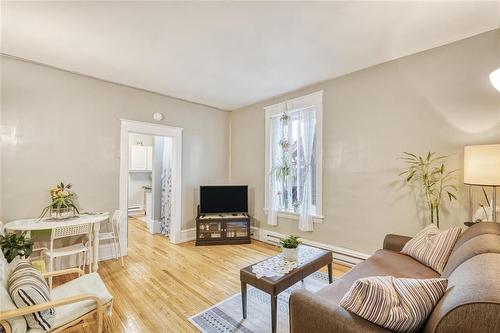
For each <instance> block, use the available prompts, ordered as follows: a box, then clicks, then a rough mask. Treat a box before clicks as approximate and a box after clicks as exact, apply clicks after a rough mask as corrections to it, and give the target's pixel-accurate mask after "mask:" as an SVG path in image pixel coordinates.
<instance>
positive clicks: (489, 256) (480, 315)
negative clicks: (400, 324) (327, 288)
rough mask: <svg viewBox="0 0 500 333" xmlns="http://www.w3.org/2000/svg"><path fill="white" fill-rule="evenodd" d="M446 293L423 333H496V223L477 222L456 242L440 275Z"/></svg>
mask: <svg viewBox="0 0 500 333" xmlns="http://www.w3.org/2000/svg"><path fill="white" fill-rule="evenodd" d="M442 276H443V277H445V278H448V290H447V291H446V293H445V295H444V296H443V297H442V298H441V300H440V301H439V302H438V304H437V305H436V307H435V308H434V310H433V311H432V313H431V315H430V316H429V319H428V320H427V323H426V325H425V327H424V330H423V331H424V332H425V333H452V332H476V333H483V332H500V320H499V318H500V317H499V314H500V283H499V282H498V277H499V276H500V223H494V222H481V223H478V224H476V225H474V226H472V227H470V228H469V229H467V230H466V231H465V232H464V233H463V234H462V236H461V237H460V239H459V240H458V241H457V243H456V245H455V248H454V249H453V252H452V253H451V256H450V258H449V260H448V263H447V264H446V267H445V269H444V271H443V274H442Z"/></svg>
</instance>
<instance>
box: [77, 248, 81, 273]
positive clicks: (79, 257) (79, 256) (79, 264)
mask: <svg viewBox="0 0 500 333" xmlns="http://www.w3.org/2000/svg"><path fill="white" fill-rule="evenodd" d="M76 266H77V267H78V269H80V267H82V254H81V252H78V253H77V254H76ZM80 275H81V274H80V272H78V277H80Z"/></svg>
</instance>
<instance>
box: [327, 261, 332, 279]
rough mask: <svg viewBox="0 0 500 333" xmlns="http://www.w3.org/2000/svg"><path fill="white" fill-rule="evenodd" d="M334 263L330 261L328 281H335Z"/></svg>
mask: <svg viewBox="0 0 500 333" xmlns="http://www.w3.org/2000/svg"><path fill="white" fill-rule="evenodd" d="M332 265H333V264H332V263H329V264H328V282H329V283H332V282H333V276H332V273H333V266H332Z"/></svg>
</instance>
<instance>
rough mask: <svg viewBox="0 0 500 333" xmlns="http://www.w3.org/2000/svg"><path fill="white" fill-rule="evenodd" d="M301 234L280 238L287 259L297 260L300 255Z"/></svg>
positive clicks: (284, 256)
mask: <svg viewBox="0 0 500 333" xmlns="http://www.w3.org/2000/svg"><path fill="white" fill-rule="evenodd" d="M300 244H301V242H300V241H299V236H292V235H290V236H288V237H286V238H283V239H281V240H280V246H281V249H282V252H283V258H285V260H291V261H295V260H297V257H298V256H299V245H300Z"/></svg>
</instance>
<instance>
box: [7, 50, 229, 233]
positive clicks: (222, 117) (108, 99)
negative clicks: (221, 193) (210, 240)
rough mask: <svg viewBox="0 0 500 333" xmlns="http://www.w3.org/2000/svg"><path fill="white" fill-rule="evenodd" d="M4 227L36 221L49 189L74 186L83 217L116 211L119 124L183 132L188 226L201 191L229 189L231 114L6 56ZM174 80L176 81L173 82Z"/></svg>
mask: <svg viewBox="0 0 500 333" xmlns="http://www.w3.org/2000/svg"><path fill="white" fill-rule="evenodd" d="M0 61H1V66H2V73H1V75H2V76H1V79H2V87H1V92H2V100H1V107H2V123H3V125H6V126H9V127H12V128H16V130H17V138H18V141H19V142H18V144H17V145H15V146H14V145H6V146H3V147H2V148H3V151H2V163H3V166H2V167H3V168H2V175H1V182H2V194H3V195H2V204H3V207H4V209H3V211H2V216H1V218H2V220H3V221H4V222H6V221H9V220H13V219H17V218H25V217H33V216H38V215H39V214H40V211H41V209H42V207H44V206H45V205H46V204H47V201H48V200H49V194H48V188H49V187H50V186H52V185H53V184H54V183H57V182H58V181H61V180H62V181H65V182H71V183H73V185H74V190H75V191H76V193H78V195H79V200H80V204H81V206H82V208H83V209H84V210H94V211H113V210H115V209H117V208H118V187H119V157H120V156H119V154H120V118H125V119H131V120H138V121H147V122H153V120H152V114H153V112H162V113H163V114H164V116H165V117H164V120H163V121H162V122H161V123H162V124H165V125H171V126H176V127H183V128H184V131H183V161H182V165H183V170H182V182H183V188H182V203H183V207H182V224H183V226H182V227H183V228H191V227H193V225H194V223H193V219H194V217H195V214H196V202H195V201H194V193H195V190H196V189H197V188H198V186H199V184H202V183H210V182H219V183H225V182H227V175H228V164H229V163H228V149H227V144H228V140H229V139H228V127H229V123H228V121H229V113H228V112H225V111H220V110H217V109H214V108H211V107H207V106H203V105H199V104H195V103H190V102H185V101H181V100H178V99H174V98H169V97H165V96H162V95H158V94H154V93H149V92H146V91H143V90H138V89H133V88H129V87H124V86H121V85H117V84H112V83H108V82H103V81H100V80H96V79H93V78H89V77H85V76H81V75H76V74H73V73H69V72H65V71H60V70H57V69H53V68H49V67H46V66H42V65H37V64H33V63H29V62H24V61H19V60H16V59H12V58H8V57H5V56H2V57H1V58H0ZM172 79H175V78H172Z"/></svg>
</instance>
